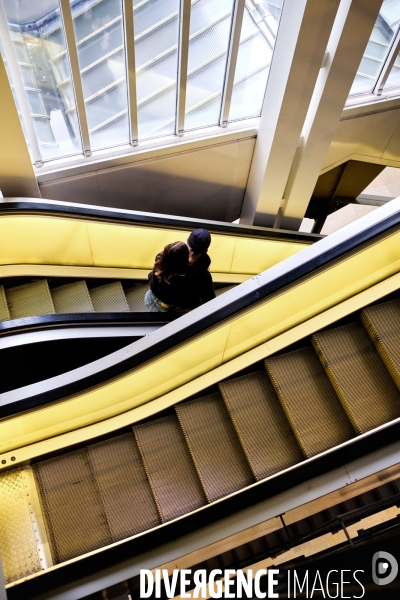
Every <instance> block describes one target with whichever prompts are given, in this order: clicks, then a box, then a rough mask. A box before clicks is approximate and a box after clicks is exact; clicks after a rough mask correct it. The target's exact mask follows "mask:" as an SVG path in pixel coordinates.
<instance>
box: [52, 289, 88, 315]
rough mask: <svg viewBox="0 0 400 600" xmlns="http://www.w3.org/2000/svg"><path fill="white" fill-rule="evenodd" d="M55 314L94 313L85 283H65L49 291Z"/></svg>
mask: <svg viewBox="0 0 400 600" xmlns="http://www.w3.org/2000/svg"><path fill="white" fill-rule="evenodd" d="M51 296H52V298H53V303H54V309H55V311H56V313H89V312H94V309H93V305H92V301H91V299H90V295H89V290H88V288H87V285H86V281H75V282H74V283H67V284H66V285H61V286H60V287H56V288H53V289H52V290H51Z"/></svg>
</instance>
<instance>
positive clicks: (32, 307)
mask: <svg viewBox="0 0 400 600" xmlns="http://www.w3.org/2000/svg"><path fill="white" fill-rule="evenodd" d="M6 296H7V303H8V308H9V309H10V315H11V318H12V319H19V318H21V317H32V316H34V315H53V314H54V312H55V311H54V306H53V301H52V299H51V294H50V290H49V284H48V283H47V280H46V279H41V280H39V281H35V282H33V283H26V284H25V285H19V286H18V287H14V288H10V289H8V290H6Z"/></svg>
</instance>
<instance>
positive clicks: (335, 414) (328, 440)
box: [265, 348, 354, 458]
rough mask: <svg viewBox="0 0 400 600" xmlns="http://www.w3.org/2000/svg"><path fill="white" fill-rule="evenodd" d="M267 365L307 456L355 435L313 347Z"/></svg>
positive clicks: (269, 360)
mask: <svg viewBox="0 0 400 600" xmlns="http://www.w3.org/2000/svg"><path fill="white" fill-rule="evenodd" d="M265 366H266V369H267V371H268V373H269V375H270V377H271V381H272V382H273V385H274V388H275V391H276V393H277V394H278V397H279V399H280V401H281V403H282V406H283V409H284V411H285V413H286V416H287V417H288V419H289V422H290V424H291V426H292V428H293V431H294V433H295V435H296V438H297V440H298V442H299V444H300V447H301V448H302V450H303V453H304V455H305V456H306V457H307V458H309V457H311V456H315V455H316V454H319V453H321V452H324V451H325V450H328V449H329V448H333V447H334V446H337V445H339V444H342V443H344V442H346V441H347V440H349V439H351V438H352V437H353V436H354V430H353V428H352V426H351V424H350V422H349V420H348V418H347V416H346V413H345V412H344V410H343V407H342V405H341V403H340V401H339V399H338V397H337V395H336V394H335V391H334V389H333V388H332V385H331V383H330V381H329V379H328V377H327V375H326V374H325V372H324V370H323V368H322V365H321V363H320V361H319V360H318V357H317V356H316V354H315V352H313V350H312V349H311V348H302V349H301V350H295V351H293V352H289V353H287V354H282V355H280V356H277V357H275V358H272V359H267V360H266V361H265ZM288 374H290V377H289V376H288Z"/></svg>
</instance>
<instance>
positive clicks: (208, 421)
mask: <svg viewBox="0 0 400 600" xmlns="http://www.w3.org/2000/svg"><path fill="white" fill-rule="evenodd" d="M175 410H176V412H177V414H178V418H179V422H180V424H181V426H182V429H183V432H184V434H185V437H186V440H187V442H188V445H189V448H190V453H191V455H192V456H193V460H194V462H195V464H196V467H197V471H198V473H199V474H200V477H201V480H202V482H203V487H204V489H205V491H206V494H207V497H208V499H209V501H210V502H213V501H214V500H218V499H219V498H222V497H223V496H227V495H228V494H231V493H232V492H236V491H237V490H240V489H241V488H244V487H246V486H247V485H250V484H251V483H253V482H254V477H253V474H252V472H251V469H250V467H249V464H248V462H247V459H246V456H245V454H244V452H243V450H242V447H241V445H240V442H239V440H238V437H237V435H236V432H235V428H234V427H233V425H232V421H231V419H230V417H229V413H228V411H227V409H226V407H225V405H224V402H223V400H222V398H221V396H220V394H218V393H216V394H210V395H209V396H205V397H203V398H199V399H196V400H191V401H190V402H184V403H183V404H179V405H177V406H176V407H175Z"/></svg>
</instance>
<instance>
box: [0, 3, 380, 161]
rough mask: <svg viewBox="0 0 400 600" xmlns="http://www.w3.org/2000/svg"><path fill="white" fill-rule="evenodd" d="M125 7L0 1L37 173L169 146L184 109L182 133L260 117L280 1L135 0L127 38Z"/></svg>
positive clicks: (2, 34) (1, 34)
mask: <svg viewBox="0 0 400 600" xmlns="http://www.w3.org/2000/svg"><path fill="white" fill-rule="evenodd" d="M386 3H387V4H390V0H386V2H385V4H386ZM129 4H130V6H132V0H18V2H16V1H15V0H0V39H1V52H2V55H3V58H4V62H5V64H6V69H7V72H8V75H9V78H10V82H11V86H12V89H13V93H14V97H15V101H16V104H17V107H18V110H19V113H20V117H21V121H22V126H23V129H24V132H25V135H26V138H27V143H28V147H29V149H30V152H31V156H32V160H33V162H35V163H36V165H37V166H40V165H41V164H42V162H43V161H47V160H51V159H55V158H60V157H63V156H70V155H74V154H81V153H83V152H84V153H85V154H86V155H90V153H91V151H94V150H98V149H102V148H109V147H112V146H117V145H122V144H128V143H129V142H130V140H131V139H132V135H133V137H137V139H138V141H139V143H140V141H141V140H145V139H149V138H155V137H159V136H163V135H174V134H176V132H177V118H178V116H179V115H178V114H177V111H179V110H181V112H182V114H181V121H182V119H183V122H184V130H185V131H188V130H193V129H199V128H202V127H207V126H212V125H214V126H222V125H225V124H226V121H228V122H231V121H235V120H240V119H246V118H251V117H257V116H259V115H260V112H261V106H262V101H263V97H264V93H265V87H266V82H267V77H268V70H269V65H270V62H271V58H272V52H273V48H274V43H275V38H276V34H277V29H278V22H279V18H280V14H281V9H282V5H283V0H271V1H269V0H191V1H190V0H133V15H134V16H133V25H134V36H133V35H132V37H129V36H130V34H129V30H131V27H129V28H125V24H124V22H125V18H126V15H127V14H131V13H129V12H126V6H125V5H129ZM243 6H244V10H243ZM235 7H236V8H237V11H235ZM240 7H241V10H240ZM128 8H129V7H128ZM124 9H125V12H124ZM188 9H190V28H189V29H188V30H187V33H186V34H185V30H184V27H183V26H182V27H181V26H180V23H181V19H180V17H181V16H182V15H183V16H184V14H185V13H183V12H182V11H184V10H186V11H187V10H188ZM71 15H72V18H71ZM235 32H236V33H237V35H236V36H235V35H234V33H235ZM185 36H186V37H185ZM185 57H186V60H187V65H188V67H187V77H184V79H183V80H185V79H186V88H185V91H186V100H185V104H182V103H179V101H178V99H177V96H178V95H179V94H178V93H177V92H178V91H179V82H180V81H181V82H182V73H181V71H180V69H181V64H182V63H183V64H185ZM127 60H128V64H129V65H132V64H133V63H132V60H134V61H135V63H134V64H135V70H134V73H135V77H128V78H127V66H126V65H127ZM185 75H186V73H185ZM180 94H182V89H181V90H180ZM179 106H182V108H181V109H179ZM177 107H178V109H177ZM223 115H225V117H223ZM223 119H225V121H224V122H223ZM132 131H133V132H136V133H134V134H132ZM134 142H136V139H135V140H134Z"/></svg>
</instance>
